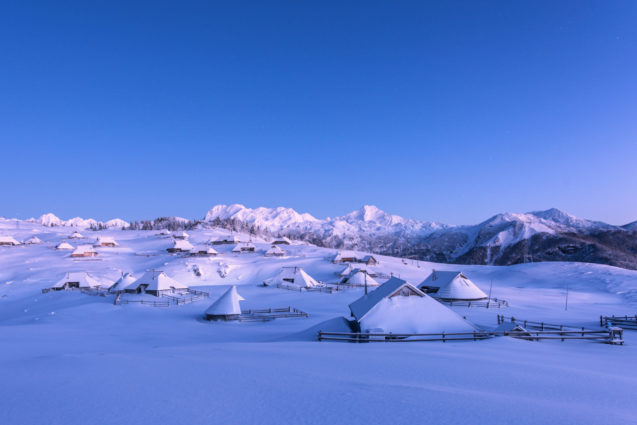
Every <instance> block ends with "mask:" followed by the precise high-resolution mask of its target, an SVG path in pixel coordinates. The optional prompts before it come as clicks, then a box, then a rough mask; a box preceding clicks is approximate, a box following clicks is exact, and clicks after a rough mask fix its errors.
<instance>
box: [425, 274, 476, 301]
mask: <svg viewBox="0 0 637 425" xmlns="http://www.w3.org/2000/svg"><path fill="white" fill-rule="evenodd" d="M418 288H420V289H421V290H422V291H424V292H426V293H427V294H429V295H431V296H432V297H434V298H437V299H440V300H442V301H477V300H484V299H487V298H488V297H487V294H485V293H484V292H482V290H481V289H480V288H478V287H477V286H476V284H475V283H473V282H472V281H471V280H470V279H469V278H468V277H467V276H465V275H464V274H463V273H461V272H457V271H437V270H433V271H432V272H431V274H430V275H429V276H428V277H427V278H426V279H425V280H423V281H422V282H421V283H420V284H419V285H418Z"/></svg>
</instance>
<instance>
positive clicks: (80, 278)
mask: <svg viewBox="0 0 637 425" xmlns="http://www.w3.org/2000/svg"><path fill="white" fill-rule="evenodd" d="M70 282H77V283H78V285H79V287H80V288H97V287H99V286H100V283H99V282H98V281H97V280H96V279H95V278H94V277H92V276H91V275H89V274H88V273H86V272H70V273H66V274H65V275H64V277H63V278H62V279H60V280H59V281H58V282H57V283H56V284H55V285H53V286H52V288H63V287H64V285H66V284H67V283H70Z"/></svg>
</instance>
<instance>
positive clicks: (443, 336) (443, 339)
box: [442, 332, 446, 342]
mask: <svg viewBox="0 0 637 425" xmlns="http://www.w3.org/2000/svg"><path fill="white" fill-rule="evenodd" d="M442 342H446V341H445V333H444V332H443V333H442Z"/></svg>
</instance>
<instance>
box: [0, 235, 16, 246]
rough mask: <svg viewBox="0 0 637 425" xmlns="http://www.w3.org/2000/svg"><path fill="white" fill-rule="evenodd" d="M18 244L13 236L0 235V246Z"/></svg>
mask: <svg viewBox="0 0 637 425" xmlns="http://www.w3.org/2000/svg"><path fill="white" fill-rule="evenodd" d="M16 245H20V242H18V241H17V240H16V239H15V238H14V237H13V236H0V246H16Z"/></svg>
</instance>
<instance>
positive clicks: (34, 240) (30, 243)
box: [24, 236, 42, 245]
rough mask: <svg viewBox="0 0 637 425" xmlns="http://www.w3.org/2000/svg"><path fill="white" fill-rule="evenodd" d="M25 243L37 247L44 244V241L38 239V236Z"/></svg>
mask: <svg viewBox="0 0 637 425" xmlns="http://www.w3.org/2000/svg"><path fill="white" fill-rule="evenodd" d="M24 243H26V244H29V245H35V244H39V243H42V240H41V239H40V238H38V237H37V236H31V237H30V238H29V239H27V240H26V241H24Z"/></svg>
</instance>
